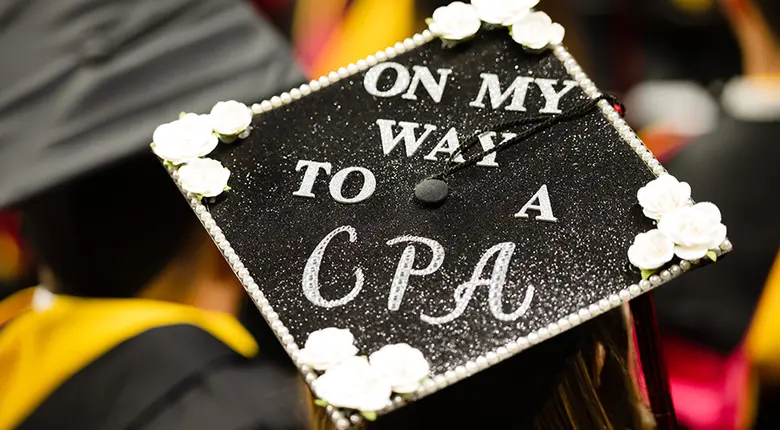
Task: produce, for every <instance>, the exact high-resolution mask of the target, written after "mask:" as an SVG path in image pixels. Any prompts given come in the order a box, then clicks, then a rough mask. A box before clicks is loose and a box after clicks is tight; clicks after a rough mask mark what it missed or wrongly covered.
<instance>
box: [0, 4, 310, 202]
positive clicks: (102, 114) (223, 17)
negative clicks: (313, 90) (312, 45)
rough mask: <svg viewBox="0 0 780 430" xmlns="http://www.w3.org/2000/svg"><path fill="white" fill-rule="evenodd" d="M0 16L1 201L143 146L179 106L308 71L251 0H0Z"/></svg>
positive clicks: (247, 95) (243, 92)
mask: <svg viewBox="0 0 780 430" xmlns="http://www.w3.org/2000/svg"><path fill="white" fill-rule="evenodd" d="M0 22H2V23H3V30H2V34H1V35H0V52H2V53H3V55H4V56H5V57H6V58H7V59H8V60H7V61H5V62H4V65H3V67H2V69H0V82H2V85H1V86H0V207H6V206H9V205H12V204H15V203H18V202H20V201H22V200H25V199H27V198H29V197H30V196H34V195H36V194H39V193H40V192H42V191H44V190H47V189H50V188H52V187H55V186H57V185H59V184H62V183H65V182H67V181H70V180H71V179H73V178H76V177H80V176H83V175H85V174H87V173H89V172H92V171H95V170H99V169H103V168H106V167H107V166H110V165H112V164H114V163H119V162H121V161H122V160H124V159H126V158H127V157H132V156H135V155H138V154H139V153H140V152H141V151H143V150H144V148H146V145H148V143H149V133H148V130H149V129H150V128H154V127H155V126H156V125H158V124H159V123H160V122H162V121H164V120H165V119H166V118H169V117H171V116H175V115H176V114H178V113H179V112H180V107H181V106H188V107H189V108H190V109H194V110H197V111H202V110H208V109H210V108H211V106H212V105H213V104H214V103H215V102H216V101H219V100H221V99H222V98H236V99H238V100H242V101H244V102H247V103H251V102H254V101H257V100H259V99H261V98H262V97H266V96H268V94H271V93H273V92H275V91H278V89H279V88H284V87H287V86H292V85H297V84H299V83H300V82H301V81H302V78H301V75H300V73H299V72H298V70H297V68H296V65H295V63H294V61H293V60H292V57H291V53H290V50H289V47H288V46H287V44H286V43H285V41H284V40H283V39H282V38H281V36H280V35H279V34H278V33H276V31H275V30H274V28H273V27H272V26H271V25H270V24H269V23H267V22H265V21H264V20H263V19H262V18H261V17H258V16H256V14H255V11H254V10H253V9H252V8H251V5H249V4H247V3H246V2H243V1H228V2H224V1H219V2H215V1H208V2H203V1H193V0H170V1H165V2H159V1H153V0H147V1H142V2H133V3H132V4H125V3H122V2H108V3H106V2H99V1H79V2H75V1H62V2H54V3H51V2H48V1H45V0H31V1H24V2H11V3H10V4H8V5H7V6H6V5H4V6H0ZM20 47H23V49H21V48H20ZM20 49H21V51H20ZM215 52H220V53H222V56H221V57H220V58H219V60H218V61H217V60H215V57H214V53H215Z"/></svg>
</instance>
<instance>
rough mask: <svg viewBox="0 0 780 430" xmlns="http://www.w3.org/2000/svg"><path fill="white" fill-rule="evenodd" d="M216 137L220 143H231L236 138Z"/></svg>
mask: <svg viewBox="0 0 780 430" xmlns="http://www.w3.org/2000/svg"><path fill="white" fill-rule="evenodd" d="M217 137H218V138H219V141H220V142H222V143H233V142H235V141H236V136H225V135H224V134H218V135H217Z"/></svg>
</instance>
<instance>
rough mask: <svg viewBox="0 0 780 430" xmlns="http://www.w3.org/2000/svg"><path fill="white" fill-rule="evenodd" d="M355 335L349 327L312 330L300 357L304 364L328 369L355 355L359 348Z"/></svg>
mask: <svg viewBox="0 0 780 430" xmlns="http://www.w3.org/2000/svg"><path fill="white" fill-rule="evenodd" d="M354 343H355V337H354V336H352V333H351V332H350V331H349V330H348V329H339V328H335V327H328V328H324V329H322V330H317V331H315V332H312V333H311V334H310V335H309V337H308V339H306V344H305V345H304V348H303V349H301V350H300V351H299V357H300V359H301V361H302V362H303V363H304V364H308V365H309V366H311V367H313V368H315V369H316V370H320V371H322V370H327V369H329V368H331V367H333V366H335V365H336V364H339V363H340V362H342V361H344V360H346V359H348V358H350V357H354V356H355V355H356V354H357V352H358V349H357V347H355V345H354Z"/></svg>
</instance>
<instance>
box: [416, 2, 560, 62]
mask: <svg viewBox="0 0 780 430" xmlns="http://www.w3.org/2000/svg"><path fill="white" fill-rule="evenodd" d="M537 4H539V0H472V1H471V4H467V3H463V2H460V1H455V2H452V3H450V4H448V5H447V6H442V7H439V8H438V9H436V10H435V11H434V12H433V16H432V17H431V18H429V19H428V20H427V22H428V28H429V29H430V30H431V32H433V34H435V35H437V36H439V37H440V38H442V39H443V40H444V41H447V42H450V43H452V42H458V41H461V40H465V39H468V38H470V37H472V36H474V35H475V34H477V32H478V31H479V29H480V28H481V27H482V23H483V22H484V23H486V24H488V25H490V26H503V27H509V29H510V34H511V35H512V39H513V40H514V41H515V42H517V43H519V44H520V45H523V47H525V48H526V49H528V50H530V51H534V52H538V51H542V50H544V49H546V48H547V47H549V46H551V45H558V44H560V43H561V42H563V37H564V35H565V34H566V30H565V29H564V28H563V26H561V25H560V24H558V23H554V22H553V21H552V19H551V18H550V16H549V15H547V14H546V13H544V12H536V11H534V10H533V8H534V6H536V5H537Z"/></svg>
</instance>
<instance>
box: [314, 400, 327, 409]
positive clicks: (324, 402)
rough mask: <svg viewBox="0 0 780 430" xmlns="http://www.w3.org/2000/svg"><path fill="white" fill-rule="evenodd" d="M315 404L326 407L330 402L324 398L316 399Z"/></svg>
mask: <svg viewBox="0 0 780 430" xmlns="http://www.w3.org/2000/svg"><path fill="white" fill-rule="evenodd" d="M314 404H315V405H317V406H319V407H322V408H325V407H327V406H328V405H330V403H328V402H326V401H325V400H322V399H314Z"/></svg>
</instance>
